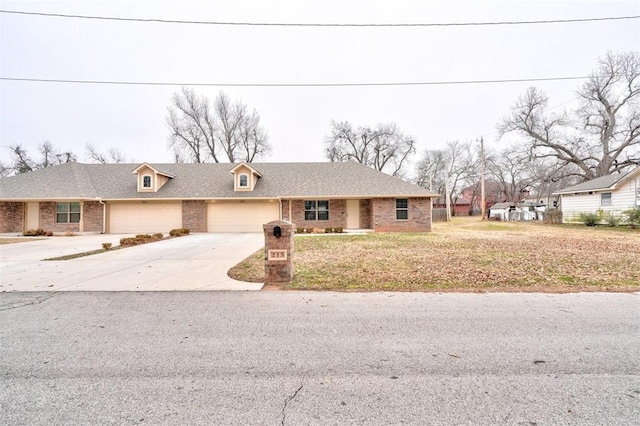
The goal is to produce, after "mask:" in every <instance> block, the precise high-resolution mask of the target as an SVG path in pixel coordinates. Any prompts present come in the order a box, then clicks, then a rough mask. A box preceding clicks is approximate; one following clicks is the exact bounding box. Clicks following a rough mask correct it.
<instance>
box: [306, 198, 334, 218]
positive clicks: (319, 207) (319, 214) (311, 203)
mask: <svg viewBox="0 0 640 426" xmlns="http://www.w3.org/2000/svg"><path fill="white" fill-rule="evenodd" d="M304 220H329V200H307V201H305V202H304Z"/></svg>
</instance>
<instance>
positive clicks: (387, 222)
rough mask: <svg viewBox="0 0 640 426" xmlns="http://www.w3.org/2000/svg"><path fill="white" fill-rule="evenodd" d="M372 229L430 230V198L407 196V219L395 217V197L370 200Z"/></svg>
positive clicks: (391, 230) (383, 230) (379, 230)
mask: <svg viewBox="0 0 640 426" xmlns="http://www.w3.org/2000/svg"><path fill="white" fill-rule="evenodd" d="M372 204H373V206H372V211H373V229H374V230H375V231H377V232H429V231H431V199H430V198H409V219H408V220H397V219H396V199H395V198H376V199H373V200H372Z"/></svg>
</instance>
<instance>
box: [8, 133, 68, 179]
mask: <svg viewBox="0 0 640 426" xmlns="http://www.w3.org/2000/svg"><path fill="white" fill-rule="evenodd" d="M8 148H9V150H10V151H11V157H12V160H11V164H9V165H6V167H7V168H8V169H9V172H6V171H5V173H6V174H11V173H15V174H20V173H27V172H31V171H33V170H37V169H43V168H46V167H51V166H56V165H59V164H63V163H69V162H72V161H76V159H77V157H76V155H75V154H74V153H73V152H71V151H59V150H57V149H56V148H55V147H54V146H53V144H52V143H51V142H49V141H44V142H42V143H41V144H40V145H38V152H39V153H40V159H39V160H34V159H33V158H31V157H30V156H29V154H28V153H27V151H26V150H25V149H24V148H22V145H21V144H14V145H10V146H9V147H8Z"/></svg>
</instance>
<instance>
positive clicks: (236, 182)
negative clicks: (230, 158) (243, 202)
mask: <svg viewBox="0 0 640 426" xmlns="http://www.w3.org/2000/svg"><path fill="white" fill-rule="evenodd" d="M231 173H232V174H233V190H234V191H236V192H243V191H248V192H250V191H253V190H254V188H255V187H256V183H258V179H260V178H261V177H262V175H261V174H260V173H259V172H258V171H257V170H256V169H254V168H253V167H251V166H249V165H248V164H247V163H240V164H238V165H237V166H235V167H234V168H233V169H231Z"/></svg>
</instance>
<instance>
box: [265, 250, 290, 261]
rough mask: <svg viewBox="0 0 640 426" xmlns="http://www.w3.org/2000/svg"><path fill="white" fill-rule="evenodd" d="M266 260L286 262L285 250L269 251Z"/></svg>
mask: <svg viewBox="0 0 640 426" xmlns="http://www.w3.org/2000/svg"><path fill="white" fill-rule="evenodd" d="M267 260H287V251H286V250H269V251H268V254H267Z"/></svg>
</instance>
